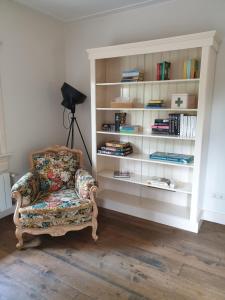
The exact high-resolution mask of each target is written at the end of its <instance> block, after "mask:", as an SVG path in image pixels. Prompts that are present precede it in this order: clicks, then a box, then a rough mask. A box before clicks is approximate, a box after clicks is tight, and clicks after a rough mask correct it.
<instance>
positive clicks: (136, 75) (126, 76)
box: [121, 68, 144, 82]
mask: <svg viewBox="0 0 225 300" xmlns="http://www.w3.org/2000/svg"><path fill="white" fill-rule="evenodd" d="M143 80H144V73H143V72H140V70H139V69H137V68H135V69H130V70H126V71H123V73H122V79H121V82H133V81H143Z"/></svg>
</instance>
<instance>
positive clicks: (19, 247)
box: [12, 192, 23, 249]
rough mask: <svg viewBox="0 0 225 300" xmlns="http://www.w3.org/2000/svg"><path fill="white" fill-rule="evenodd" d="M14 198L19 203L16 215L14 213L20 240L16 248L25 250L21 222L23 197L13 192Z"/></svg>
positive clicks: (16, 233) (17, 234)
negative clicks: (20, 211)
mask: <svg viewBox="0 0 225 300" xmlns="http://www.w3.org/2000/svg"><path fill="white" fill-rule="evenodd" d="M12 197H13V198H14V199H16V201H17V204H16V209H15V213H14V217H13V220H14V223H15V225H16V231H15V235H16V238H17V239H18V243H17V244H16V248H17V249H22V248H23V231H22V228H21V225H20V221H19V209H20V207H21V203H22V196H21V194H20V193H19V192H13V193H12Z"/></svg>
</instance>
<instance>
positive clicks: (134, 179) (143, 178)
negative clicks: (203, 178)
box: [97, 170, 192, 195]
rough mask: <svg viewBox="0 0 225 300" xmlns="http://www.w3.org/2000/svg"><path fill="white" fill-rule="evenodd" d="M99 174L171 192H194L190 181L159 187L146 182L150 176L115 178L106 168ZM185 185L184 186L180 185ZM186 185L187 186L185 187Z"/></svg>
mask: <svg viewBox="0 0 225 300" xmlns="http://www.w3.org/2000/svg"><path fill="white" fill-rule="evenodd" d="M97 176H100V177H103V178H107V179H112V180H119V181H123V182H128V183H133V184H139V185H143V186H146V187H150V188H157V189H160V190H165V191H169V192H178V193H184V194H188V195H191V194H192V186H191V184H188V183H183V182H182V183H181V182H177V186H178V187H177V188H174V189H172V188H163V187H162V188H161V187H160V188H159V187H156V186H153V185H150V184H147V183H145V182H146V181H147V179H149V176H141V175H132V174H131V177H130V178H115V177H113V172H112V171H110V170H104V171H101V172H99V173H97ZM182 185H183V186H184V188H182V187H180V188H179V186H182ZM185 187H186V188H185Z"/></svg>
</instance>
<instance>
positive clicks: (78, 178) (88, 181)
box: [75, 169, 97, 199]
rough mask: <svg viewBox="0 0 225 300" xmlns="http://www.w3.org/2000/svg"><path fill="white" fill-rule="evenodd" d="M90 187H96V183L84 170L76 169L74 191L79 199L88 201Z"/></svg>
mask: <svg viewBox="0 0 225 300" xmlns="http://www.w3.org/2000/svg"><path fill="white" fill-rule="evenodd" d="M92 186H97V182H96V181H95V179H94V178H93V177H92V176H91V175H90V173H89V172H88V171H86V170H84V169H78V170H77V172H76V174H75V190H76V192H77V193H78V195H79V196H80V197H81V198H86V199H90V190H91V187H92Z"/></svg>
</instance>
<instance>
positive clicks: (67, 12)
mask: <svg viewBox="0 0 225 300" xmlns="http://www.w3.org/2000/svg"><path fill="white" fill-rule="evenodd" d="M14 1H15V2H18V3H20V4H23V5H26V6H29V7H31V8H32V9H35V10H38V11H39V12H42V13H44V14H47V15H50V16H52V17H55V18H57V19H59V20H61V21H65V22H70V21H77V20H81V19H85V18H89V17H95V16H100V15H106V14H110V13H114V12H119V11H122V10H127V9H131V8H134V7H140V6H144V5H149V4H154V3H158V2H164V1H168V0H146V1H142V0H139V1H138V0H14Z"/></svg>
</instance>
